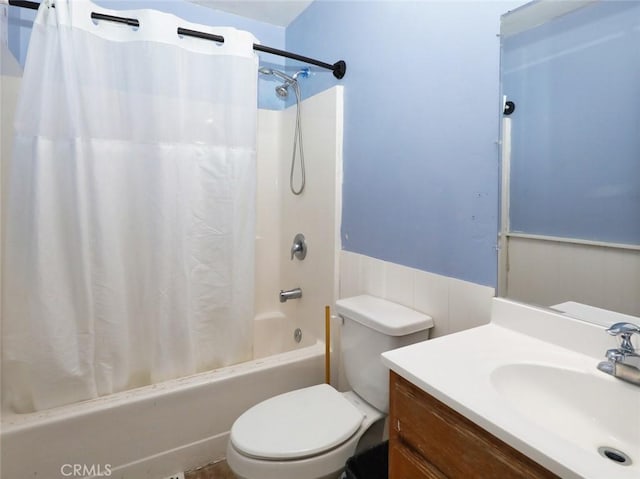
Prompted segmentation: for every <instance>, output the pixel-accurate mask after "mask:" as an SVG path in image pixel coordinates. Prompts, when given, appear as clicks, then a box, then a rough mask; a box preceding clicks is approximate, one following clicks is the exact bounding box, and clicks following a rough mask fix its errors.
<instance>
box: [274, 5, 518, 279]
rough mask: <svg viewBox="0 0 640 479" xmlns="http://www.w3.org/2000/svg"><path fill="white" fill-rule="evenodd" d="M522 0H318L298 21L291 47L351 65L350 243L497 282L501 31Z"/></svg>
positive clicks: (289, 37) (308, 86)
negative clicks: (508, 14)
mask: <svg viewBox="0 0 640 479" xmlns="http://www.w3.org/2000/svg"><path fill="white" fill-rule="evenodd" d="M522 3H524V2H521V1H519V2H509V1H500V2H487V1H465V2H459V1H449V2H443V1H420V2H409V1H386V2H382V1H375V2H373V1H331V0H316V1H315V2H314V3H313V4H312V5H311V6H310V7H309V8H308V9H307V10H306V11H305V12H303V14H302V15H301V16H299V17H298V18H297V19H296V20H295V21H294V22H293V23H292V24H291V25H289V27H288V28H287V34H286V45H287V49H288V50H293V51H300V52H304V53H305V54H307V55H309V56H312V57H318V58H320V59H324V60H325V61H327V62H329V63H332V62H334V61H336V60H338V59H344V60H345V61H346V62H347V65H348V67H347V68H348V69H347V75H346V76H345V78H344V80H342V82H341V83H342V84H344V85H345V132H344V133H345V140H344V142H345V143H344V186H343V220H342V242H343V248H344V249H346V250H348V251H352V252H356V253H362V254H366V255H368V256H373V257H375V258H379V259H383V260H387V261H391V262H394V263H399V264H403V265H406V266H411V267H415V268H418V269H421V270H426V271H430V272H434V273H438V274H443V275H446V276H452V277H455V278H460V279H464V280H468V281H472V282H476V283H480V284H484V285H490V286H495V285H496V276H497V273H496V271H497V253H496V249H495V248H496V242H497V231H498V214H497V213H498V183H499V178H498V149H497V145H496V143H495V142H496V140H497V139H498V134H499V126H498V122H499V111H500V100H499V38H498V37H497V33H499V30H500V27H499V25H500V15H501V14H503V13H505V12H506V11H507V10H509V9H512V8H514V7H516V6H519V5H521V4H522ZM334 83H336V81H334V80H333V79H332V77H331V75H330V74H321V73H316V74H315V76H314V77H313V79H312V81H307V82H304V83H303V94H304V96H308V95H310V94H313V93H316V92H317V91H319V90H322V89H324V88H326V87H328V86H330V85H332V84H334Z"/></svg>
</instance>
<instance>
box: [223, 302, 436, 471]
mask: <svg viewBox="0 0 640 479" xmlns="http://www.w3.org/2000/svg"><path fill="white" fill-rule="evenodd" d="M335 309H336V312H337V313H338V314H339V315H340V316H341V317H342V318H343V327H342V340H341V343H342V347H341V350H342V353H343V363H344V369H345V375H346V377H347V380H348V381H349V384H350V385H351V387H352V388H353V391H348V392H344V393H342V392H339V391H337V390H336V389H335V388H333V387H332V386H330V385H327V384H319V385H316V386H311V387H307V388H303V389H299V390H296V391H291V392H288V393H284V394H281V395H278V396H274V397H272V398H270V399H267V400H266V401H263V402H261V403H259V404H257V405H255V406H253V407H252V408H250V409H249V410H247V411H246V412H245V413H243V414H242V415H241V416H240V417H239V418H238V419H237V420H236V421H235V422H234V424H233V426H232V428H231V433H230V439H229V442H228V444H227V464H228V465H229V467H231V470H232V471H233V472H234V473H235V474H236V476H238V478H239V479H337V478H339V477H340V476H341V474H342V472H343V470H344V467H345V463H346V461H347V459H348V458H349V457H351V456H353V455H354V454H355V453H356V451H357V450H358V449H359V447H362V446H363V443H364V442H365V437H366V438H367V441H369V442H370V441H372V440H373V441H375V442H380V441H382V434H381V431H382V428H381V427H373V426H374V425H378V426H380V425H381V424H382V423H383V420H384V418H385V417H386V413H387V412H388V396H389V386H388V384H389V382H388V370H387V369H386V368H385V367H384V365H383V364H382V361H381V360H380V354H381V353H383V352H384V351H388V350H390V349H395V348H397V347H401V346H405V345H408V344H413V343H415V342H418V341H422V340H426V339H428V335H429V329H430V328H431V327H432V326H433V320H432V319H431V318H430V317H429V316H426V315H424V314H421V313H418V312H416V311H413V310H411V309H409V308H406V307H404V306H400V305H398V304H395V303H391V302H389V301H386V300H382V299H380V298H374V297H372V296H368V295H362V296H357V297H353V298H347V299H341V300H339V301H337V302H336V308H335ZM374 432H379V434H378V436H379V437H377V438H371V437H370V436H371V435H372V434H373V433H374Z"/></svg>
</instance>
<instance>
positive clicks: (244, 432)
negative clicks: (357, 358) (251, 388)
mask: <svg viewBox="0 0 640 479" xmlns="http://www.w3.org/2000/svg"><path fill="white" fill-rule="evenodd" d="M363 419H364V414H363V413H362V412H361V411H360V410H359V409H358V408H356V407H355V406H354V405H353V404H352V403H351V402H350V401H348V400H347V399H345V397H344V395H343V394H341V393H339V392H338V391H336V390H335V389H334V388H333V387H331V386H329V385H327V384H320V385H317V386H311V387H308V388H304V389H298V390H297V391H292V392H288V393H285V394H281V395H279V396H275V397H272V398H270V399H267V400H266V401H263V402H261V403H259V404H257V405H255V406H254V407H252V408H251V409H249V410H248V411H246V412H245V413H244V414H242V415H241V416H240V417H239V418H238V419H237V420H236V422H235V423H234V424H233V427H232V428H231V442H232V444H233V446H234V447H235V448H236V449H237V450H238V451H239V452H241V453H242V454H244V455H246V456H249V457H254V458H258V459H270V460H292V459H302V458H305V457H310V456H315V455H318V454H321V453H323V452H324V451H327V450H329V449H332V448H334V447H336V446H339V445H340V444H342V443H343V442H345V441H347V440H348V439H349V438H350V437H351V436H353V435H354V434H355V433H356V431H358V429H359V428H360V425H361V424H362V421H363Z"/></svg>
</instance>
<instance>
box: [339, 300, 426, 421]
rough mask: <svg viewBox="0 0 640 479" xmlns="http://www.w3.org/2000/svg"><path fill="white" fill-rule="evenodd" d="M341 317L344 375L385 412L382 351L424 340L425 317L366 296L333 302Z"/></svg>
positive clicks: (386, 382)
mask: <svg viewBox="0 0 640 479" xmlns="http://www.w3.org/2000/svg"><path fill="white" fill-rule="evenodd" d="M336 312H337V313H338V314H339V315H340V316H341V317H342V319H343V323H342V334H341V338H340V348H341V352H342V364H343V368H344V372H345V376H346V378H347V380H348V381H349V384H350V386H351V388H352V389H353V391H354V392H356V393H357V394H358V395H359V396H360V397H362V398H363V399H364V400H365V401H367V402H368V403H369V404H371V405H372V406H374V407H375V408H376V409H378V410H380V411H382V412H384V413H387V412H388V411H389V368H387V367H386V366H385V365H384V364H382V358H381V357H380V355H381V354H382V353H384V352H385V351H389V350H391V349H396V348H400V347H402V346H407V345H409V344H413V343H417V342H420V341H425V340H426V339H428V338H429V330H430V329H431V328H432V327H433V319H432V318H431V317H430V316H427V315H426V314H422V313H419V312H417V311H415V310H413V309H410V308H407V307H406V306H402V305H400V304H396V303H393V302H391V301H387V300H385V299H381V298H376V297H374V296H369V295H366V294H365V295H361V296H354V297H351V298H344V299H339V300H338V301H336Z"/></svg>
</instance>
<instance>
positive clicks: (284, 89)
mask: <svg viewBox="0 0 640 479" xmlns="http://www.w3.org/2000/svg"><path fill="white" fill-rule="evenodd" d="M276 95H278V96H279V97H280V98H287V97H288V96H289V84H288V83H283V84H282V85H278V86H277V87H276Z"/></svg>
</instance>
